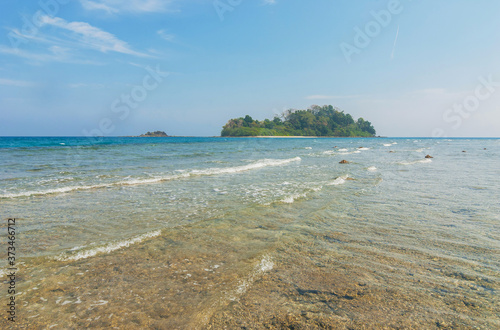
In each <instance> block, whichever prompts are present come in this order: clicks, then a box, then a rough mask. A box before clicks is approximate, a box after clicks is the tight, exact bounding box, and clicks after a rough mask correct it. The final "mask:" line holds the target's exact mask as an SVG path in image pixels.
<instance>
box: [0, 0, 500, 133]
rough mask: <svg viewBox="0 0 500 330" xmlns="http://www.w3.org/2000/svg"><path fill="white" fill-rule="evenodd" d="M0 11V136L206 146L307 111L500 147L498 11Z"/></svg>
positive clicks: (35, 5)
mask: <svg viewBox="0 0 500 330" xmlns="http://www.w3.org/2000/svg"><path fill="white" fill-rule="evenodd" d="M0 3H1V7H2V11H1V13H0V136H10V135H12V136H23V135H32V136H33V135H35V136H51V135H52V136H60V135H63V136H64V135H69V136H80V135H85V134H87V135H101V134H102V135H110V136H116V135H137V134H141V133H143V132H145V131H151V130H164V131H166V132H167V133H168V134H171V135H194V136H213V135H219V134H220V130H221V127H222V126H223V125H224V124H225V123H226V122H227V120H228V119H230V118H234V117H240V116H244V115H246V114H249V115H251V116H252V117H253V118H255V119H264V118H273V117H274V115H275V114H278V113H280V112H282V111H283V110H285V109H288V108H295V109H305V108H307V107H309V106H311V105H313V104H318V105H324V104H331V105H334V106H337V107H339V108H340V109H342V110H344V111H345V112H348V113H350V114H352V115H353V117H355V118H358V117H363V118H365V119H367V120H370V121H371V122H372V123H373V125H374V126H375V128H376V129H377V133H378V134H380V135H384V136H450V137H451V136H484V137H487V136H496V137H498V136H500V133H499V132H500V56H499V54H500V20H499V19H498V17H500V2H499V1H494V0H488V1H487V0H479V1H474V2H472V1H465V0H454V1H451V0H449V1H430V0H413V1H411V0H384V1H378V0H376V1H374V0H370V1H368V0H366V1H350V0H337V1H334V0H330V1H327V0H315V1H304V0H302V1H299V0H182V1H181V0H166V1H160V0H142V1H140V0H74V1H69V0H41V1H39V2H38V1H12V0H0Z"/></svg>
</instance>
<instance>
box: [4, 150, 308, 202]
mask: <svg viewBox="0 0 500 330" xmlns="http://www.w3.org/2000/svg"><path fill="white" fill-rule="evenodd" d="M301 160H302V159H301V158H300V157H295V158H289V159H262V160H259V161H257V162H255V163H252V164H248V165H241V166H234V167H214V168H209V169H206V170H192V171H190V172H182V173H181V174H176V175H168V176H162V177H156V178H149V179H133V180H126V181H117V182H110V183H101V184H96V185H86V186H69V187H61V188H54V189H47V190H35V191H25V192H20V193H8V194H3V195H0V198H16V197H29V196H36V195H49V194H61V193H66V192H71V191H76V190H89V189H98V188H106V187H112V186H132V185H140V184H152V183H158V182H162V181H170V180H176V179H182V178H188V177H190V176H202V175H218V174H230V173H238V172H245V171H250V170H255V169H260V168H264V167H268V166H281V165H286V164H289V163H292V162H297V161H301ZM179 171H180V170H179Z"/></svg>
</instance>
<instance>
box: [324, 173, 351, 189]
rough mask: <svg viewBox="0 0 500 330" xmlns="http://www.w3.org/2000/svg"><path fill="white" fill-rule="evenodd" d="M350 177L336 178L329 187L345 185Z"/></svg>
mask: <svg viewBox="0 0 500 330" xmlns="http://www.w3.org/2000/svg"><path fill="white" fill-rule="evenodd" d="M348 177H349V175H347V174H346V175H343V176H339V177H338V178H336V179H335V180H333V181H332V182H330V183H328V185H329V186H338V185H341V184H344V183H345V181H346V180H347V178H348Z"/></svg>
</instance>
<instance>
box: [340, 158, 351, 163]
mask: <svg viewBox="0 0 500 330" xmlns="http://www.w3.org/2000/svg"><path fill="white" fill-rule="evenodd" d="M339 164H349V162H348V161H347V160H345V159H342V160H341V161H340V162H339Z"/></svg>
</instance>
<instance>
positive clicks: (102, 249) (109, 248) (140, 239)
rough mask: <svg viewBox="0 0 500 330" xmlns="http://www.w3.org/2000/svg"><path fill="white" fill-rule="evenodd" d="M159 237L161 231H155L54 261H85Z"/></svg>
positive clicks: (59, 257)
mask: <svg viewBox="0 0 500 330" xmlns="http://www.w3.org/2000/svg"><path fill="white" fill-rule="evenodd" d="M160 235H161V230H156V231H153V232H150V233H146V234H143V235H140V236H137V237H134V238H131V239H128V240H125V241H121V242H114V243H109V244H107V245H105V246H100V247H96V248H93V249H90V250H85V251H81V252H78V253H76V254H74V255H69V256H68V255H67V254H62V255H59V256H57V257H55V259H56V260H58V261H76V260H80V259H86V258H90V257H93V256H95V255H97V254H102V253H110V252H113V251H116V250H119V249H121V248H124V247H129V246H130V245H132V244H137V243H141V242H143V241H144V240H146V239H148V238H153V237H157V236H160ZM71 250H74V249H71ZM71 250H70V251H71Z"/></svg>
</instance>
